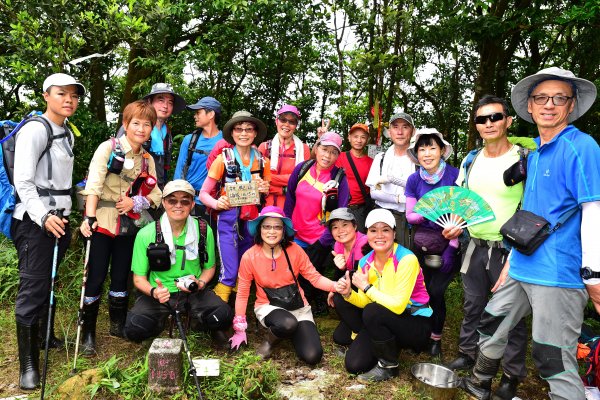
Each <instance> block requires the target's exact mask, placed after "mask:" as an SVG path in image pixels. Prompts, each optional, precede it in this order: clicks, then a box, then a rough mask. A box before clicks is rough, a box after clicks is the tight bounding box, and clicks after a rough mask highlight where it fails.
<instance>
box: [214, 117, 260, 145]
mask: <svg viewBox="0 0 600 400" xmlns="http://www.w3.org/2000/svg"><path fill="white" fill-rule="evenodd" d="M240 122H252V123H253V124H254V125H256V129H257V130H258V132H257V133H256V137H255V138H254V142H253V144H255V145H257V146H258V145H259V144H261V143H262V142H263V141H264V140H265V139H266V138H267V126H266V125H265V124H264V123H263V122H262V121H261V120H260V119H258V118H256V117H254V116H253V115H252V114H250V113H249V112H248V111H244V110H242V111H237V112H236V113H235V114H233V117H231V119H230V120H229V121H227V123H226V124H225V126H224V127H223V139H225V140H227V142H228V143H230V144H233V145H235V141H234V140H233V136H232V135H231V131H232V130H233V127H234V126H235V124H239V123H240Z"/></svg>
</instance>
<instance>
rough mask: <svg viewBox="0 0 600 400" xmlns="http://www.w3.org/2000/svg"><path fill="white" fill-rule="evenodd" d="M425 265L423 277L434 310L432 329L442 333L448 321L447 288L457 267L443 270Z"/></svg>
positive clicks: (434, 331)
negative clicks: (446, 270)
mask: <svg viewBox="0 0 600 400" xmlns="http://www.w3.org/2000/svg"><path fill="white" fill-rule="evenodd" d="M420 261H421V260H419V262H420ZM421 265H423V268H422V270H423V278H424V281H425V287H426V288H427V293H429V304H430V305H431V309H432V310H433V315H432V316H431V322H432V326H431V331H432V332H433V333H434V334H437V335H441V334H442V330H443V329H444V323H445V322H446V297H445V296H446V289H448V286H449V285H450V282H452V279H453V278H454V274H455V272H456V268H453V270H452V271H451V272H447V273H446V272H442V271H440V269H439V268H429V267H427V266H425V264H421Z"/></svg>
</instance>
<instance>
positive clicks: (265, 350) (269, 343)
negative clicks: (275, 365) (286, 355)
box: [256, 328, 279, 360]
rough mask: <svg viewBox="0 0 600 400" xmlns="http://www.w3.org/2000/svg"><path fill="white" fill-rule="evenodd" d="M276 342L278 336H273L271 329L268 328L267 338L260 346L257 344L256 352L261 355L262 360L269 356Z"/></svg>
mask: <svg viewBox="0 0 600 400" xmlns="http://www.w3.org/2000/svg"><path fill="white" fill-rule="evenodd" d="M277 342H279V338H278V337H277V336H275V334H274V333H273V331H271V328H268V329H267V338H266V339H265V341H264V342H262V343H261V345H260V346H258V349H256V352H257V353H258V355H259V356H261V357H262V359H263V360H266V359H267V358H269V357H271V353H273V348H274V347H275V345H276V344H277Z"/></svg>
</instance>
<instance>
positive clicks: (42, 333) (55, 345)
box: [38, 298, 65, 350]
mask: <svg viewBox="0 0 600 400" xmlns="http://www.w3.org/2000/svg"><path fill="white" fill-rule="evenodd" d="M42 310H43V311H42V313H41V314H40V317H39V326H40V329H39V331H38V335H39V343H40V348H42V349H45V348H46V333H47V332H48V304H45V305H44V306H43V308H42ZM55 315H56V298H55V299H54V307H52V315H51V317H50V340H49V341H48V348H49V349H58V350H62V349H64V348H65V341H64V340H62V339H59V338H57V337H56V336H55V335H54V317H55Z"/></svg>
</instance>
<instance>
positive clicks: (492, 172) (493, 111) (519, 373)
mask: <svg viewBox="0 0 600 400" xmlns="http://www.w3.org/2000/svg"><path fill="white" fill-rule="evenodd" d="M474 114H475V126H476V127H477V131H478V132H479V135H480V136H481V138H482V139H483V142H484V147H483V149H481V150H479V151H478V152H477V153H476V155H475V156H474V157H473V156H471V157H467V158H466V159H465V160H464V161H463V163H462V165H461V168H460V175H459V176H458V179H457V182H456V183H457V184H458V185H462V186H464V187H467V188H469V189H471V190H473V191H474V192H476V193H477V194H479V195H480V196H481V197H483V198H484V199H485V200H486V201H487V203H488V204H489V205H490V206H491V207H492V210H494V214H495V215H496V219H495V220H494V221H489V222H484V223H482V224H477V225H473V226H470V227H469V228H468V229H469V235H470V241H469V245H468V248H467V251H466V252H465V258H464V261H463V264H462V268H461V271H460V272H461V276H462V282H463V288H464V304H463V314H464V318H463V322H462V325H461V328H460V335H459V340H458V341H459V343H458V357H457V358H456V359H454V360H453V361H452V362H450V364H448V367H449V368H451V369H454V370H469V369H471V368H472V367H473V365H474V364H475V356H476V353H477V341H478V340H479V332H478V331H477V328H478V326H479V324H480V320H481V316H482V312H483V310H484V309H485V306H486V304H487V302H488V298H489V295H490V289H491V288H492V287H493V286H494V284H495V283H496V281H497V280H498V277H499V276H500V272H501V271H502V268H503V267H504V264H505V262H506V257H507V256H508V249H507V248H506V247H505V246H504V243H503V242H502V235H501V234H500V227H501V226H502V225H503V224H504V223H505V222H506V221H507V220H508V219H509V218H510V217H511V216H512V215H513V214H514V213H515V211H516V210H517V208H518V207H519V203H520V202H521V198H522V196H523V184H522V183H517V184H515V185H512V186H507V185H506V183H505V180H504V171H505V170H507V169H509V168H510V167H511V166H512V165H514V164H515V163H516V162H518V161H519V158H520V155H519V148H518V147H517V146H516V145H513V144H512V143H511V142H509V140H508V137H507V134H508V128H509V127H510V125H511V124H512V117H511V116H510V115H509V112H508V104H507V103H506V101H505V100H504V99H502V98H498V97H496V96H490V95H486V96H484V97H482V98H481V100H479V102H478V103H477V105H476V106H475V112H474ZM469 159H471V160H470V161H467V160H469ZM469 163H470V164H469ZM465 164H469V165H467V166H465ZM465 172H466V173H465ZM448 233H449V232H448ZM452 233H454V235H452V234H450V236H446V238H448V237H452V238H453V237H456V234H458V230H457V229H455V230H454V232H452ZM526 350H527V327H526V326H525V320H524V319H523V320H521V321H520V322H519V323H518V324H517V326H516V327H515V328H514V329H513V330H512V331H511V332H510V335H509V339H508V345H507V347H506V352H505V353H504V360H503V361H504V362H503V370H504V373H503V374H502V380H501V381H500V385H499V386H498V388H497V389H496V391H495V392H494V399H512V398H513V397H514V396H515V393H516V390H517V386H518V384H519V382H520V381H522V380H524V379H525V376H526V375H527V369H526V368H525V354H526Z"/></svg>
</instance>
